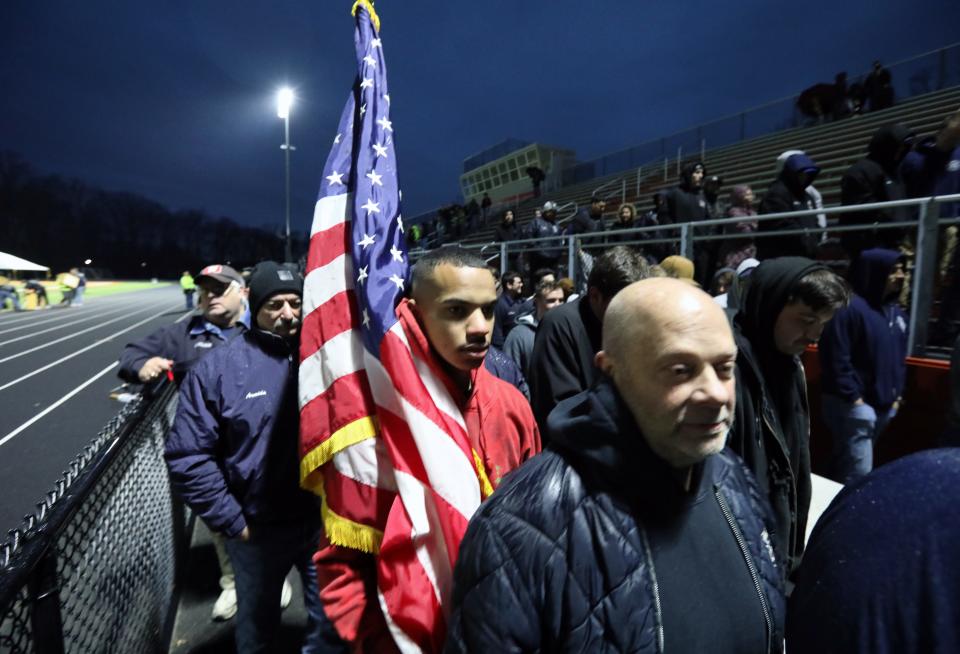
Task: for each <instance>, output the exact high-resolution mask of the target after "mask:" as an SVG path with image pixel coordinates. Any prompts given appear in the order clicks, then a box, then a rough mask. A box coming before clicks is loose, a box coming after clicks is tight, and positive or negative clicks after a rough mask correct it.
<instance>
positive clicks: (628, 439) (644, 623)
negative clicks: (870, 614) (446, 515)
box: [445, 378, 784, 653]
mask: <svg viewBox="0 0 960 654" xmlns="http://www.w3.org/2000/svg"><path fill="white" fill-rule="evenodd" d="M625 413H627V410H626V409H625V405H624V404H623V402H622V400H620V399H619V396H618V395H617V394H616V391H615V390H614V389H613V386H612V384H611V383H610V382H609V381H608V380H607V379H605V378H604V379H602V380H601V381H600V382H599V383H598V384H597V386H595V387H594V388H593V389H591V390H590V391H587V392H585V393H581V394H580V395H577V396H575V397H572V398H570V399H568V400H566V401H564V402H562V403H561V404H560V405H558V407H557V409H556V410H555V411H554V412H553V413H552V414H551V416H550V429H551V435H552V438H553V440H552V442H551V446H550V449H549V450H547V451H545V452H543V453H542V454H541V455H539V456H537V457H534V458H533V459H532V460H530V461H529V462H527V463H526V464H525V465H523V466H522V467H521V468H519V469H518V470H517V471H515V472H514V473H513V474H512V475H511V476H510V477H508V478H507V479H506V480H505V481H504V483H503V484H502V485H501V487H500V488H499V489H498V490H497V492H496V493H494V495H493V496H492V497H491V498H490V499H489V500H487V501H486V502H485V503H484V504H483V505H481V507H480V509H479V511H478V512H477V513H476V514H475V515H474V517H473V519H472V520H471V522H470V526H469V528H468V530H467V534H466V537H465V539H464V541H463V543H462V545H461V548H460V553H459V557H458V561H457V566H456V571H455V588H454V602H453V612H452V614H451V618H450V624H449V631H448V639H447V644H446V649H445V651H446V652H448V653H452V652H591V653H595V652H651V653H652V652H663V651H664V643H665V642H667V643H669V642H670V641H671V634H669V633H666V634H665V633H664V628H663V624H664V621H663V615H662V614H661V602H660V595H659V592H660V591H659V590H658V587H657V577H656V574H657V573H656V570H655V569H654V565H653V559H654V554H653V548H652V546H651V542H652V538H653V537H655V536H652V534H653V532H651V531H650V530H649V529H647V528H645V526H644V525H645V522H646V521H648V520H649V522H650V523H651V524H652V523H653V522H655V521H658V520H660V519H662V518H663V517H664V515H665V513H664V512H671V511H676V510H677V507H676V506H675V505H674V506H670V505H669V503H670V501H669V500H666V501H664V499H663V494H662V493H661V494H654V493H651V492H650V491H651V488H650V485H651V482H650V480H651V476H653V477H656V476H658V475H659V473H658V472H657V471H655V470H654V469H653V467H652V466H651V465H650V461H649V460H647V461H643V460H640V458H643V457H646V458H647V459H650V458H652V457H653V456H655V455H653V454H652V452H651V451H650V449H649V447H647V446H646V445H645V443H644V442H643V439H642V437H641V436H640V435H639V434H638V433H637V429H636V423H635V422H634V421H633V418H632V416H629V415H624V414H625ZM558 415H560V416H566V417H568V418H570V417H572V420H571V423H572V424H574V425H577V424H579V427H577V429H576V431H578V432H579V434H578V435H577V434H572V433H570V432H564V431H563V430H562V429H561V430H557V416H558ZM585 426H589V430H586V429H585V428H584V427H585ZM571 441H576V442H571ZM660 461H661V463H662V460H660ZM648 472H649V473H651V474H650V475H647V473H648ZM696 478H697V480H698V482H699V488H700V489H703V490H705V492H707V493H708V494H710V495H714V494H715V495H716V496H717V498H718V499H717V500H716V501H717V502H718V503H720V502H721V501H720V499H719V498H720V497H722V498H723V502H724V503H725V504H726V507H727V509H728V510H729V513H730V525H732V524H733V523H736V525H737V530H736V531H738V532H739V534H740V535H741V536H742V537H743V543H744V547H745V549H746V551H747V552H749V561H747V564H746V565H745V566H743V568H741V572H740V573H742V574H746V572H745V571H746V569H747V568H748V567H749V569H750V570H751V571H752V573H755V574H756V577H755V583H756V584H757V586H758V587H759V588H762V594H763V598H762V599H760V598H759V597H758V596H757V595H753V596H752V597H751V598H750V601H752V602H755V604H753V606H756V607H757V613H758V614H759V612H760V607H761V606H762V607H763V609H764V613H765V615H766V620H767V624H768V627H767V628H768V632H767V641H768V651H771V652H780V651H782V647H783V645H782V643H783V636H782V634H783V624H784V600H783V582H782V578H781V574H780V572H781V567H780V566H779V565H778V563H777V562H776V560H775V558H774V556H773V550H772V548H771V547H770V545H769V541H768V540H767V536H766V529H767V526H768V524H769V523H768V522H767V520H765V516H768V515H769V514H768V509H767V508H766V507H765V504H764V502H763V500H762V499H761V497H760V496H759V494H758V493H757V491H756V488H755V487H754V485H753V484H752V481H751V479H750V477H749V473H748V472H747V470H746V469H745V468H744V466H743V464H742V463H741V462H740V460H739V459H738V458H737V457H736V456H735V455H733V454H732V453H730V452H729V451H724V452H723V453H721V454H719V455H714V456H711V457H708V459H707V460H706V462H705V463H704V464H702V465H701V466H699V467H698V469H697V473H696ZM655 483H657V484H659V483H661V480H660V479H659V478H658V479H656V480H655ZM661 490H662V489H661ZM710 499H711V500H712V499H713V498H710ZM665 505H666V506H665ZM726 528H727V526H726V525H725V526H724V529H726ZM730 529H731V531H733V527H732V526H730ZM735 533H736V532H735ZM729 536H730V534H729V532H728V533H726V534H723V535H722V537H723V538H729ZM718 537H719V536H718ZM711 564H712V561H703V560H701V561H698V562H692V563H691V567H692V568H694V569H695V567H696V565H705V566H709V565H711ZM731 574H738V572H736V571H733V572H731ZM738 581H743V579H738ZM690 592H691V593H696V592H697V588H696V587H691V589H690ZM674 623H675V624H676V622H674ZM673 636H674V637H676V636H677V634H673ZM667 649H668V650H669V647H667ZM721 649H722V648H721ZM674 651H677V650H676V649H675V650H674Z"/></svg>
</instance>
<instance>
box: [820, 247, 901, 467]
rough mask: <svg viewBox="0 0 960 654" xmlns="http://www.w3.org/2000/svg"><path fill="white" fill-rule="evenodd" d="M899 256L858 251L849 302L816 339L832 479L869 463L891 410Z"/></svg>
mask: <svg viewBox="0 0 960 654" xmlns="http://www.w3.org/2000/svg"><path fill="white" fill-rule="evenodd" d="M903 280H904V271H903V255H901V254H900V253H899V252H897V251H896V250H883V249H875V250H864V251H863V252H861V253H860V257H859V258H858V259H857V261H856V262H855V263H854V266H853V270H852V271H851V275H850V285H851V286H852V288H853V291H854V295H853V298H852V299H851V301H850V306H848V307H845V308H843V309H840V310H839V311H838V312H837V313H836V315H835V316H834V317H833V320H831V321H830V324H828V325H827V327H826V329H824V331H823V337H822V338H821V340H820V347H819V350H820V370H821V380H822V390H823V417H824V421H825V422H826V423H827V425H828V427H829V428H830V431H831V433H832V434H833V461H832V464H833V466H832V467H833V475H832V476H833V479H834V480H836V481H838V482H840V483H842V484H848V483H850V482H851V481H853V480H854V479H857V478H858V477H862V476H863V475H865V474H867V473H868V472H870V470H872V469H873V446H874V443H875V442H876V441H877V439H878V438H879V437H880V436H881V435H882V434H883V431H884V429H885V428H886V426H887V425H888V424H889V422H890V420H892V419H893V417H894V416H895V415H896V413H897V409H899V408H900V402H901V401H902V394H903V389H904V386H905V383H906V375H907V363H906V356H907V316H906V314H905V313H904V312H903V310H902V309H901V308H900V305H899V304H898V303H897V298H898V297H899V296H900V291H901V289H902V287H903Z"/></svg>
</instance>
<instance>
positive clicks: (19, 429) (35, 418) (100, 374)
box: [0, 361, 119, 445]
mask: <svg viewBox="0 0 960 654" xmlns="http://www.w3.org/2000/svg"><path fill="white" fill-rule="evenodd" d="M118 363H119V362H118V361H114V362H113V363H111V364H110V365H109V366H107V367H106V368H104V369H103V370H101V371H100V372H98V373H97V374H95V375H94V376H93V377H91V378H90V379H88V380H87V381H85V382H83V383H82V384H80V385H79V386H77V387H76V388H75V389H73V390H72V391H70V392H69V393H67V394H66V395H64V396H63V397H61V398H60V399H59V400H57V401H56V402H54V403H53V404H51V405H50V406H48V407H47V408H46V409H44V410H43V411H41V412H40V413H38V414H37V415H35V416H33V417H32V418H30V419H29V420H27V421H26V422H25V423H23V424H22V425H20V426H19V427H17V428H16V429H14V430H13V431H12V432H10V433H9V434H7V435H6V436H4V437H3V438H0V445H3V444H4V443H6V442H7V441H8V440H10V439H11V438H13V437H14V436H16V435H17V434H19V433H20V432H22V431H23V430H24V429H26V428H27V427H29V426H30V425H32V424H33V423H35V422H36V421H38V420H40V418H42V417H44V416H45V415H47V414H48V413H50V412H51V411H53V410H54V409H56V408H57V407H58V406H60V405H61V404H63V403H64V402H66V401H67V400H69V399H70V398H71V397H73V396H74V395H76V394H77V393H79V392H80V391H82V390H83V389H85V388H86V387H87V386H89V385H90V384H92V383H93V382H95V381H97V380H98V379H100V378H101V377H103V376H104V375H105V374H107V373H108V372H110V371H111V370H113V369H114V368H116V367H117V364H118Z"/></svg>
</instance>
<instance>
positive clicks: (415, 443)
mask: <svg viewBox="0 0 960 654" xmlns="http://www.w3.org/2000/svg"><path fill="white" fill-rule="evenodd" d="M354 15H355V16H356V34H355V43H356V54H357V66H358V69H359V74H358V76H357V79H356V81H355V83H354V86H353V90H352V92H351V93H350V96H349V97H348V98H347V103H346V106H345V107H344V110H343V114H342V115H341V117H340V123H339V127H338V130H337V136H336V138H335V139H334V142H333V147H332V149H331V151H330V155H329V157H328V159H327V163H326V166H325V167H324V171H323V179H322V181H321V183H320V192H319V198H318V200H317V204H316V208H315V210H314V217H313V226H312V229H311V236H310V250H309V254H308V256H307V275H306V279H305V284H304V320H303V327H302V335H301V346H300V360H301V365H300V378H299V400H300V416H301V430H300V431H301V434H300V451H301V478H302V483H303V485H304V486H305V487H307V488H311V489H312V490H314V491H315V492H317V493H318V494H320V495H321V497H322V498H323V509H322V510H323V519H324V526H325V529H326V533H327V537H328V539H329V540H330V542H331V543H333V544H335V545H339V546H342V547H350V548H355V549H358V550H361V551H364V552H370V553H376V554H377V558H378V563H377V565H378V571H377V572H378V591H379V603H380V606H381V609H382V610H383V613H384V617H385V619H386V622H387V625H388V627H389V628H390V633H391V635H392V636H393V639H394V641H395V642H396V644H397V646H398V648H399V649H400V650H401V651H402V652H435V651H439V650H440V649H442V646H443V638H444V636H445V634H446V626H445V625H446V619H445V614H446V611H447V610H448V607H449V606H450V599H451V590H452V582H453V566H454V563H455V561H456V557H457V550H458V548H459V544H460V541H461V540H462V538H463V534H464V532H465V531H466V527H467V522H468V520H469V519H470V516H471V515H473V512H474V511H475V510H476V509H477V507H478V506H479V505H480V501H481V500H482V499H483V498H484V497H485V496H486V495H487V494H489V492H490V484H489V482H488V481H487V478H486V474H485V471H484V470H483V464H482V462H481V461H480V458H479V457H478V456H477V455H476V453H475V452H474V451H473V450H472V448H471V446H470V441H469V440H468V437H467V432H466V427H465V422H464V419H463V415H462V413H461V411H460V409H459V407H458V405H457V403H456V402H455V401H454V399H453V396H452V395H451V394H450V393H449V391H448V389H447V387H446V386H445V382H444V377H443V375H442V373H441V371H440V369H439V367H438V365H437V363H436V361H435V360H434V358H433V355H432V354H431V352H430V346H429V343H428V342H427V339H426V337H425V335H424V334H423V333H422V331H421V330H420V328H419V326H418V325H417V322H416V320H415V319H414V318H413V317H412V314H411V313H410V309H409V307H407V306H406V302H405V301H404V300H402V299H401V298H402V295H403V292H404V290H405V284H407V273H408V268H409V263H408V258H407V248H406V244H405V241H404V236H403V231H404V227H403V218H402V216H401V214H400V191H399V188H398V185H397V158H396V148H395V141H394V130H393V125H392V123H391V121H390V95H389V91H388V88H387V75H386V66H385V64H384V57H383V44H382V42H381V40H380V37H379V19H378V18H377V16H376V13H375V12H374V10H373V7H372V6H371V5H370V4H369V3H368V2H367V1H366V0H360V1H359V2H357V3H356V4H355V5H354Z"/></svg>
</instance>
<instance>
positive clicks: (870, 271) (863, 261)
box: [850, 248, 903, 309]
mask: <svg viewBox="0 0 960 654" xmlns="http://www.w3.org/2000/svg"><path fill="white" fill-rule="evenodd" d="M902 259H903V255H902V254H900V253H899V252H897V251H896V250H885V249H883V248H876V249H873V250H864V251H863V252H861V253H860V257H859V259H858V260H857V262H856V264H854V267H853V270H852V271H851V274H850V286H851V287H853V290H854V292H855V293H856V294H857V295H859V296H860V297H862V298H863V299H864V300H866V301H867V302H868V303H869V304H870V306H872V307H874V308H876V309H879V308H880V307H882V306H883V305H884V304H885V302H884V300H885V298H884V297H883V291H884V289H885V288H886V286H887V277H889V276H890V273H891V272H892V271H893V268H894V266H896V264H897V262H898V261H900V260H902Z"/></svg>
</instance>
